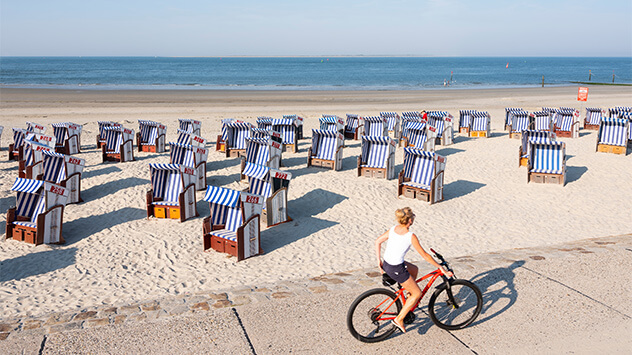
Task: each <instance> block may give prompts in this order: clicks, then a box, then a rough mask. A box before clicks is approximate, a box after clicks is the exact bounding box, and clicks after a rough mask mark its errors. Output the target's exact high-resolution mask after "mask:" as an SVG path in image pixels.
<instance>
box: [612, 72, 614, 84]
mask: <svg viewBox="0 0 632 355" xmlns="http://www.w3.org/2000/svg"><path fill="white" fill-rule="evenodd" d="M612 83H613V84H614V70H613V71H612Z"/></svg>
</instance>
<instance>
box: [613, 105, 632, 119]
mask: <svg viewBox="0 0 632 355" xmlns="http://www.w3.org/2000/svg"><path fill="white" fill-rule="evenodd" d="M625 113H632V107H626V106H616V107H613V108H610V109H608V117H610V118H621V117H622V116H623V115H624V114H625Z"/></svg>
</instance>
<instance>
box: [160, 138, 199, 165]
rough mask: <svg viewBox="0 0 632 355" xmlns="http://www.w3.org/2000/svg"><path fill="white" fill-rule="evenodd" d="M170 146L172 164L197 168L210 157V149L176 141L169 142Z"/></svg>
mask: <svg viewBox="0 0 632 355" xmlns="http://www.w3.org/2000/svg"><path fill="white" fill-rule="evenodd" d="M169 148H170V149H169V156H170V158H171V164H180V165H184V166H186V167H189V168H195V167H197V165H198V164H200V163H201V162H205V161H206V159H207V158H208V149H206V148H202V147H196V146H192V145H190V144H180V143H174V142H169Z"/></svg>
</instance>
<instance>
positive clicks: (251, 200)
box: [203, 186, 264, 241]
mask: <svg viewBox="0 0 632 355" xmlns="http://www.w3.org/2000/svg"><path fill="white" fill-rule="evenodd" d="M203 200H204V201H207V202H208V203H209V205H210V208H211V224H212V225H224V226H225V227H224V229H220V230H215V231H212V232H211V234H213V235H216V236H219V237H222V238H225V239H228V240H232V241H236V240H237V235H236V234H235V232H236V231H237V229H238V228H239V227H240V226H241V225H242V224H243V222H244V219H243V218H245V219H246V220H247V219H248V218H250V216H251V215H253V214H256V213H261V209H262V206H263V202H264V199H263V197H262V196H259V195H254V194H250V193H247V192H241V191H236V190H232V189H227V188H223V187H218V186H208V187H207V188H206V193H205V194H204V198H203ZM242 205H244V211H242ZM249 207H250V208H249ZM242 212H243V214H242Z"/></svg>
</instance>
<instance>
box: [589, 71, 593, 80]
mask: <svg viewBox="0 0 632 355" xmlns="http://www.w3.org/2000/svg"><path fill="white" fill-rule="evenodd" d="M590 78H592V72H591V71H590V70H588V81H590Z"/></svg>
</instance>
